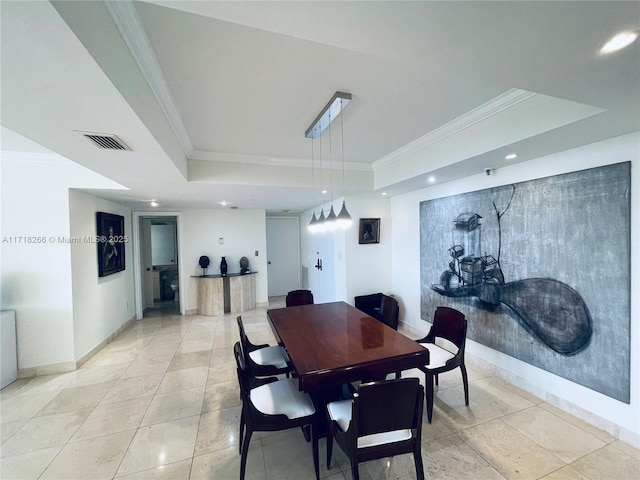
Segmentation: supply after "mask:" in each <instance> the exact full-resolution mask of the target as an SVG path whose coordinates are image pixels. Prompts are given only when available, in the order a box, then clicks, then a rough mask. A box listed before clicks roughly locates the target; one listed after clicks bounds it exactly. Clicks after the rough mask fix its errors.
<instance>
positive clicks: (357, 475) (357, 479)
mask: <svg viewBox="0 0 640 480" xmlns="http://www.w3.org/2000/svg"><path fill="white" fill-rule="evenodd" d="M351 476H352V477H353V480H360V471H359V470H358V463H357V462H353V461H352V462H351Z"/></svg>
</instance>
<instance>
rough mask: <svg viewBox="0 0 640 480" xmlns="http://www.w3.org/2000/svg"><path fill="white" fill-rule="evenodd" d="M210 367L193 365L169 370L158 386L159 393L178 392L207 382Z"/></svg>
mask: <svg viewBox="0 0 640 480" xmlns="http://www.w3.org/2000/svg"><path fill="white" fill-rule="evenodd" d="M208 373H209V367H206V366H204V367H193V368H185V369H182V370H175V371H173V372H167V373H166V374H165V376H164V378H163V379H162V383H160V386H159V387H158V392H157V393H158V394H162V393H169V392H177V391H179V390H186V389H189V388H196V387H204V386H205V385H206V384H207V374H208Z"/></svg>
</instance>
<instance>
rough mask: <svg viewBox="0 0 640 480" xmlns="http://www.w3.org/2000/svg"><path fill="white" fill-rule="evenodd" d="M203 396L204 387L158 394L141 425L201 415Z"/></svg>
mask: <svg viewBox="0 0 640 480" xmlns="http://www.w3.org/2000/svg"><path fill="white" fill-rule="evenodd" d="M203 397H204V387H197V388H189V389H187V390H178V391H176V392H169V393H165V394H158V395H156V396H155V397H153V400H152V402H151V404H150V405H149V409H148V410H147V413H146V415H145V416H144V418H143V419H142V423H141V424H140V426H141V427H144V426H147V425H153V424H155V423H163V422H168V421H170V420H177V419H179V418H185V417H192V416H194V415H200V413H201V412H202V400H203Z"/></svg>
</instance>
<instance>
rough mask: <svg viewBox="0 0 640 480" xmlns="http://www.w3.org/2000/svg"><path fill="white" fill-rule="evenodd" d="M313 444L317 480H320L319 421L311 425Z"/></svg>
mask: <svg viewBox="0 0 640 480" xmlns="http://www.w3.org/2000/svg"><path fill="white" fill-rule="evenodd" d="M311 437H312V440H311V443H312V448H313V467H314V468H315V470H316V480H320V460H319V453H318V422H317V420H316V421H315V422H313V425H311Z"/></svg>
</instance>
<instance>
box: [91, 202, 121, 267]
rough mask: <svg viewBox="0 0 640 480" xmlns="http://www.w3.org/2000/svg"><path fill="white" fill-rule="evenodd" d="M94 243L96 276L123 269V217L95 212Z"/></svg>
mask: <svg viewBox="0 0 640 480" xmlns="http://www.w3.org/2000/svg"><path fill="white" fill-rule="evenodd" d="M96 233H97V237H96V244H97V245H98V276H99V277H106V276H107V275H111V274H112V273H117V272H121V271H122V270H124V269H125V263H124V246H125V245H124V244H125V243H126V242H127V237H126V236H125V234H124V217H123V216H122V215H114V214H113V213H104V212H97V213H96Z"/></svg>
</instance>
